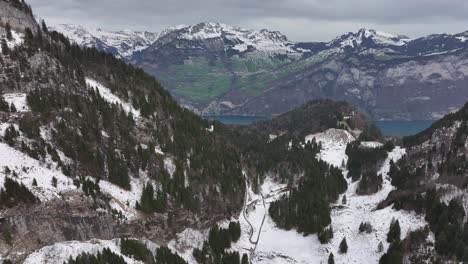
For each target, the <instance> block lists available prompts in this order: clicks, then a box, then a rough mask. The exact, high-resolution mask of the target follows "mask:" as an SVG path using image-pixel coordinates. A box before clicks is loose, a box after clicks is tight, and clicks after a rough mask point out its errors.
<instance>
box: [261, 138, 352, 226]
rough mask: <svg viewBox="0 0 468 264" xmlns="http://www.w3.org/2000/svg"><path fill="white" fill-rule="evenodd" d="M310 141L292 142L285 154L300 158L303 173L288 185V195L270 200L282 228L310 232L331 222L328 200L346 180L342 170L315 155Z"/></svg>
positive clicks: (275, 217) (342, 188)
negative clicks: (293, 183) (295, 181)
mask: <svg viewBox="0 0 468 264" xmlns="http://www.w3.org/2000/svg"><path fill="white" fill-rule="evenodd" d="M316 151H317V150H316V148H315V147H314V145H313V144H312V143H310V144H307V145H305V146H302V145H301V144H299V143H298V144H294V142H293V143H292V146H291V150H290V151H289V154H287V155H288V156H291V157H292V158H294V159H297V160H300V161H301V167H299V168H300V169H302V171H303V172H304V176H303V177H302V178H300V179H299V182H298V184H297V186H290V188H291V190H290V193H289V195H288V196H283V197H282V198H281V199H279V200H277V201H275V202H272V203H271V205H270V208H269V213H270V215H271V217H272V218H273V220H274V221H275V222H276V224H277V225H278V226H279V227H281V228H284V229H287V230H289V229H291V228H297V231H298V232H303V233H304V234H306V235H307V234H313V233H317V232H320V231H322V229H324V228H325V227H326V226H328V225H329V224H330V223H331V218H330V206H329V203H330V202H332V201H335V200H336V199H338V195H339V194H341V193H343V192H344V191H346V188H347V183H346V180H345V179H344V178H343V174H342V172H341V170H339V169H338V168H335V167H333V166H330V165H328V164H327V163H326V162H323V161H318V160H317V159H316V157H315V156H316V153H317V152H316Z"/></svg>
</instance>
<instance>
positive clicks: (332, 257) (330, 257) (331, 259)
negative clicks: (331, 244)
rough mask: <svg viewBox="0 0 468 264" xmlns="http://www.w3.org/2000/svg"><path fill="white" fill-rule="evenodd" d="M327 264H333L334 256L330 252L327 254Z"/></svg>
mask: <svg viewBox="0 0 468 264" xmlns="http://www.w3.org/2000/svg"><path fill="white" fill-rule="evenodd" d="M328 264H335V256H333V253H331V252H330V255H328Z"/></svg>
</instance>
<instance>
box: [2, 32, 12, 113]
mask: <svg viewBox="0 0 468 264" xmlns="http://www.w3.org/2000/svg"><path fill="white" fill-rule="evenodd" d="M1 45H2V54H3V55H8V54H9V53H10V48H8V44H7V42H6V40H5V39H2V44H1ZM8 110H9V109H8Z"/></svg>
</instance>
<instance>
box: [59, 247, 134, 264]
mask: <svg viewBox="0 0 468 264" xmlns="http://www.w3.org/2000/svg"><path fill="white" fill-rule="evenodd" d="M110 263H112V264H127V262H125V260H124V258H123V257H122V256H119V255H117V254H115V253H114V252H112V251H111V250H110V249H108V248H105V249H103V250H102V252H98V253H97V254H96V255H92V254H88V253H82V254H80V255H79V256H77V257H76V258H71V257H70V259H69V260H68V261H67V262H65V263H64V264H110Z"/></svg>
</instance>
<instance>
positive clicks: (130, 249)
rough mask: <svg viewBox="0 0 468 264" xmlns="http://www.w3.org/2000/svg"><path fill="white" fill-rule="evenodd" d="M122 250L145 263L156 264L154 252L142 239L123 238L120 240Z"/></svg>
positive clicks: (126, 254) (123, 252)
mask: <svg viewBox="0 0 468 264" xmlns="http://www.w3.org/2000/svg"><path fill="white" fill-rule="evenodd" d="M120 252H122V254H124V255H125V256H128V257H130V258H132V259H135V260H139V261H142V262H143V263H145V264H155V263H156V262H155V259H154V256H153V253H151V251H150V250H149V249H148V248H147V247H146V245H145V244H143V243H142V242H140V241H137V240H133V239H128V238H123V239H121V240H120Z"/></svg>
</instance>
